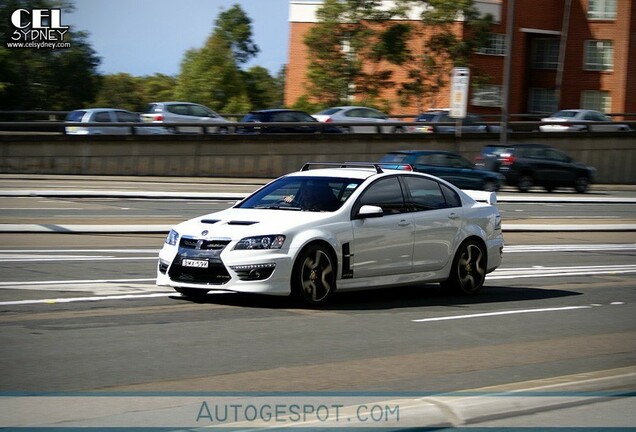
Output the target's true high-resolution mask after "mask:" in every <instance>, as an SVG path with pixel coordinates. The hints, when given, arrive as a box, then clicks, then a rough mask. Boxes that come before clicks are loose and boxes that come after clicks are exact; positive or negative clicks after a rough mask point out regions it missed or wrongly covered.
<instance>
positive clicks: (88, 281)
mask: <svg viewBox="0 0 636 432" xmlns="http://www.w3.org/2000/svg"><path fill="white" fill-rule="evenodd" d="M154 281H155V278H152V279H148V278H144V279H84V280H77V279H76V280H58V281H20V282H0V287H11V286H26V285H74V284H98V283H132V282H154Z"/></svg>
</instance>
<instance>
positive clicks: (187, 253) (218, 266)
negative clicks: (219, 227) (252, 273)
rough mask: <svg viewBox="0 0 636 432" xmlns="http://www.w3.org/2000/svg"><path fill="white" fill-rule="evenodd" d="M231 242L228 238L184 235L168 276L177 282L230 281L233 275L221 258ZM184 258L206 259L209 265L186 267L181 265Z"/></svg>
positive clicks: (219, 282) (218, 283) (218, 282)
mask: <svg viewBox="0 0 636 432" xmlns="http://www.w3.org/2000/svg"><path fill="white" fill-rule="evenodd" d="M229 243H230V240H226V239H223V240H215V239H211V240H208V239H206V240H204V239H196V238H190V237H182V238H181V241H180V242H179V253H178V254H177V256H176V257H175V259H174V261H173V262H172V265H171V266H170V269H169V270H168V276H170V279H171V280H173V281H176V282H185V283H197V284H205V285H222V284H225V283H227V282H229V280H230V279H231V278H232V277H231V276H230V274H229V273H228V271H227V269H226V268H225V265H224V264H223V261H222V260H221V252H222V251H223V249H225V247H226V246H227V245H228V244H229ZM184 259H194V260H205V261H207V262H208V267H207V268H199V267H185V266H183V265H181V264H182V262H183V260H184Z"/></svg>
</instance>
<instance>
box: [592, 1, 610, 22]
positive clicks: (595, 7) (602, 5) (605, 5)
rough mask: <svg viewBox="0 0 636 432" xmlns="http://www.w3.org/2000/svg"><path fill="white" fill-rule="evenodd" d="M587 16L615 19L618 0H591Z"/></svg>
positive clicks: (598, 18) (595, 18) (593, 18)
mask: <svg viewBox="0 0 636 432" xmlns="http://www.w3.org/2000/svg"><path fill="white" fill-rule="evenodd" d="M587 18H588V19H591V20H615V19H616V0H589V3H588V5H587Z"/></svg>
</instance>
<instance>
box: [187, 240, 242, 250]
mask: <svg viewBox="0 0 636 432" xmlns="http://www.w3.org/2000/svg"><path fill="white" fill-rule="evenodd" d="M229 243H230V241H229V240H202V239H195V238H190V237H181V241H180V242H179V248H184V249H200V250H218V251H222V250H223V249H225V246H227V245H228V244H229Z"/></svg>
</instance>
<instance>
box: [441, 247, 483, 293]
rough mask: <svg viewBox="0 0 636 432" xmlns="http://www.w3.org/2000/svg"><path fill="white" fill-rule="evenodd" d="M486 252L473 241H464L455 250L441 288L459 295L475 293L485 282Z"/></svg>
mask: <svg viewBox="0 0 636 432" xmlns="http://www.w3.org/2000/svg"><path fill="white" fill-rule="evenodd" d="M486 259H487V257H486V252H485V250H484V246H482V245H481V243H479V242H477V241H475V240H466V241H465V242H464V243H462V244H461V245H460V246H459V248H458V249H457V253H456V254H455V258H454V259H453V264H452V267H451V271H450V275H449V276H448V279H447V280H446V281H444V282H442V286H443V287H444V288H446V289H449V290H452V291H454V292H456V293H460V294H475V293H477V292H478V291H479V290H480V289H481V288H482V286H483V285H484V281H485V280H486Z"/></svg>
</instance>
